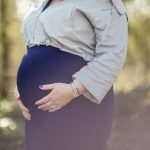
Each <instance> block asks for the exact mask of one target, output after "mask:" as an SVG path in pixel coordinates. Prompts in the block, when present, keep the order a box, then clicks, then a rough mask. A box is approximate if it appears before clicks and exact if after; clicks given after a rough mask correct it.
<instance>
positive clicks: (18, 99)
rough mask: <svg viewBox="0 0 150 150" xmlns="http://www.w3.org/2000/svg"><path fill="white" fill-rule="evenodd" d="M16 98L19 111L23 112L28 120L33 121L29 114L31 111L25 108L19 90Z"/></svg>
mask: <svg viewBox="0 0 150 150" xmlns="http://www.w3.org/2000/svg"><path fill="white" fill-rule="evenodd" d="M15 98H16V102H17V105H18V107H19V109H20V110H21V112H22V115H23V116H24V118H25V119H26V120H31V114H30V112H29V109H28V108H27V107H25V106H24V104H23V103H22V101H21V98H20V95H19V93H18V90H17V88H16V89H15Z"/></svg>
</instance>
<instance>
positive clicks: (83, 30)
mask: <svg viewBox="0 0 150 150" xmlns="http://www.w3.org/2000/svg"><path fill="white" fill-rule="evenodd" d="M47 2H48V0H44V1H42V2H40V3H38V4H37V5H36V6H35V7H34V9H33V10H32V11H30V13H28V14H27V15H26V16H25V17H24V19H23V22H22V26H21V35H22V37H23V39H24V42H25V45H26V46H29V47H31V46H34V45H40V44H45V45H52V46H55V47H57V48H59V49H60V50H63V51H66V52H69V53H72V54H75V55H78V56H81V57H82V58H83V59H85V60H87V61H89V62H88V63H87V65H86V66H83V67H82V68H81V69H80V70H77V71H76V72H75V73H74V74H73V75H72V79H77V80H78V81H80V82H81V83H82V84H83V85H84V86H85V88H86V89H87V91H86V92H85V93H84V94H83V96H85V97H86V98H87V99H88V100H90V101H92V102H94V103H97V104H100V103H101V101H102V100H103V98H104V96H105V95H106V94H107V92H108V91H109V90H110V88H111V87H112V85H113V84H114V83H115V81H116V79H117V76H118V74H119V72H120V71H121V69H122V68H123V65H124V63H125V60H126V55H127V43H128V21H127V15H126V9H125V7H124V4H123V2H122V1H121V0H63V1H61V2H57V3H54V4H52V5H50V6H48V7H47V8H46V9H45V10H44V11H43V12H42V10H43V8H44V6H45V5H46V4H47Z"/></svg>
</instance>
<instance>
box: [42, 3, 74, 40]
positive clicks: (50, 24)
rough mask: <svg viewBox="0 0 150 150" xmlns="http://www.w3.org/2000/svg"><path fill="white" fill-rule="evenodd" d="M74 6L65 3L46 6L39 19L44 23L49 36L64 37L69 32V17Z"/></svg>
mask: <svg viewBox="0 0 150 150" xmlns="http://www.w3.org/2000/svg"><path fill="white" fill-rule="evenodd" d="M73 8H74V6H73V5H71V4H65V5H61V7H59V6H54V7H53V6H52V7H49V8H47V9H46V10H45V11H44V12H43V13H41V15H40V16H39V19H40V20H41V22H42V23H43V25H44V29H45V31H46V33H47V34H48V35H49V36H52V37H56V36H57V37H58V36H59V37H64V36H66V35H67V34H68V32H70V26H71V24H70V18H71V12H72V10H73Z"/></svg>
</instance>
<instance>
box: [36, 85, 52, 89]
mask: <svg viewBox="0 0 150 150" xmlns="http://www.w3.org/2000/svg"><path fill="white" fill-rule="evenodd" d="M39 88H40V89H41V90H51V89H53V88H54V84H45V85H40V86H39Z"/></svg>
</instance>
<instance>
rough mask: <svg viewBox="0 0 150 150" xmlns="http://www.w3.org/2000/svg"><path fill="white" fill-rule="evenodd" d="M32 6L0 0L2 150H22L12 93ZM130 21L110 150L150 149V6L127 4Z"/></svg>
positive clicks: (139, 1)
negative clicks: (26, 17) (22, 30)
mask: <svg viewBox="0 0 150 150" xmlns="http://www.w3.org/2000/svg"><path fill="white" fill-rule="evenodd" d="M35 2H36V1H33V0H32V1H31V0H0V8H1V9H0V33H1V34H0V150H23V145H24V118H23V116H22V114H21V112H20V110H19V109H18V107H17V106H16V102H15V98H14V88H15V86H16V73H17V69H18V65H19V63H20V61H21V59H22V56H23V55H24V52H25V45H24V43H23V41H22V38H21V35H20V24H21V21H22V19H23V16H24V15H25V14H26V13H27V12H28V11H29V8H32V6H34V4H35ZM124 4H125V6H126V9H127V14H128V17H129V44H128V55H127V60H126V63H125V65H124V68H123V69H122V71H121V72H120V74H119V76H118V79H117V81H116V83H115V85H114V90H115V95H116V97H115V117H114V122H113V129H112V133H111V136H110V139H109V141H108V148H109V149H110V150H141V149H142V150H149V149H150V1H149V0H126V1H124Z"/></svg>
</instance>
